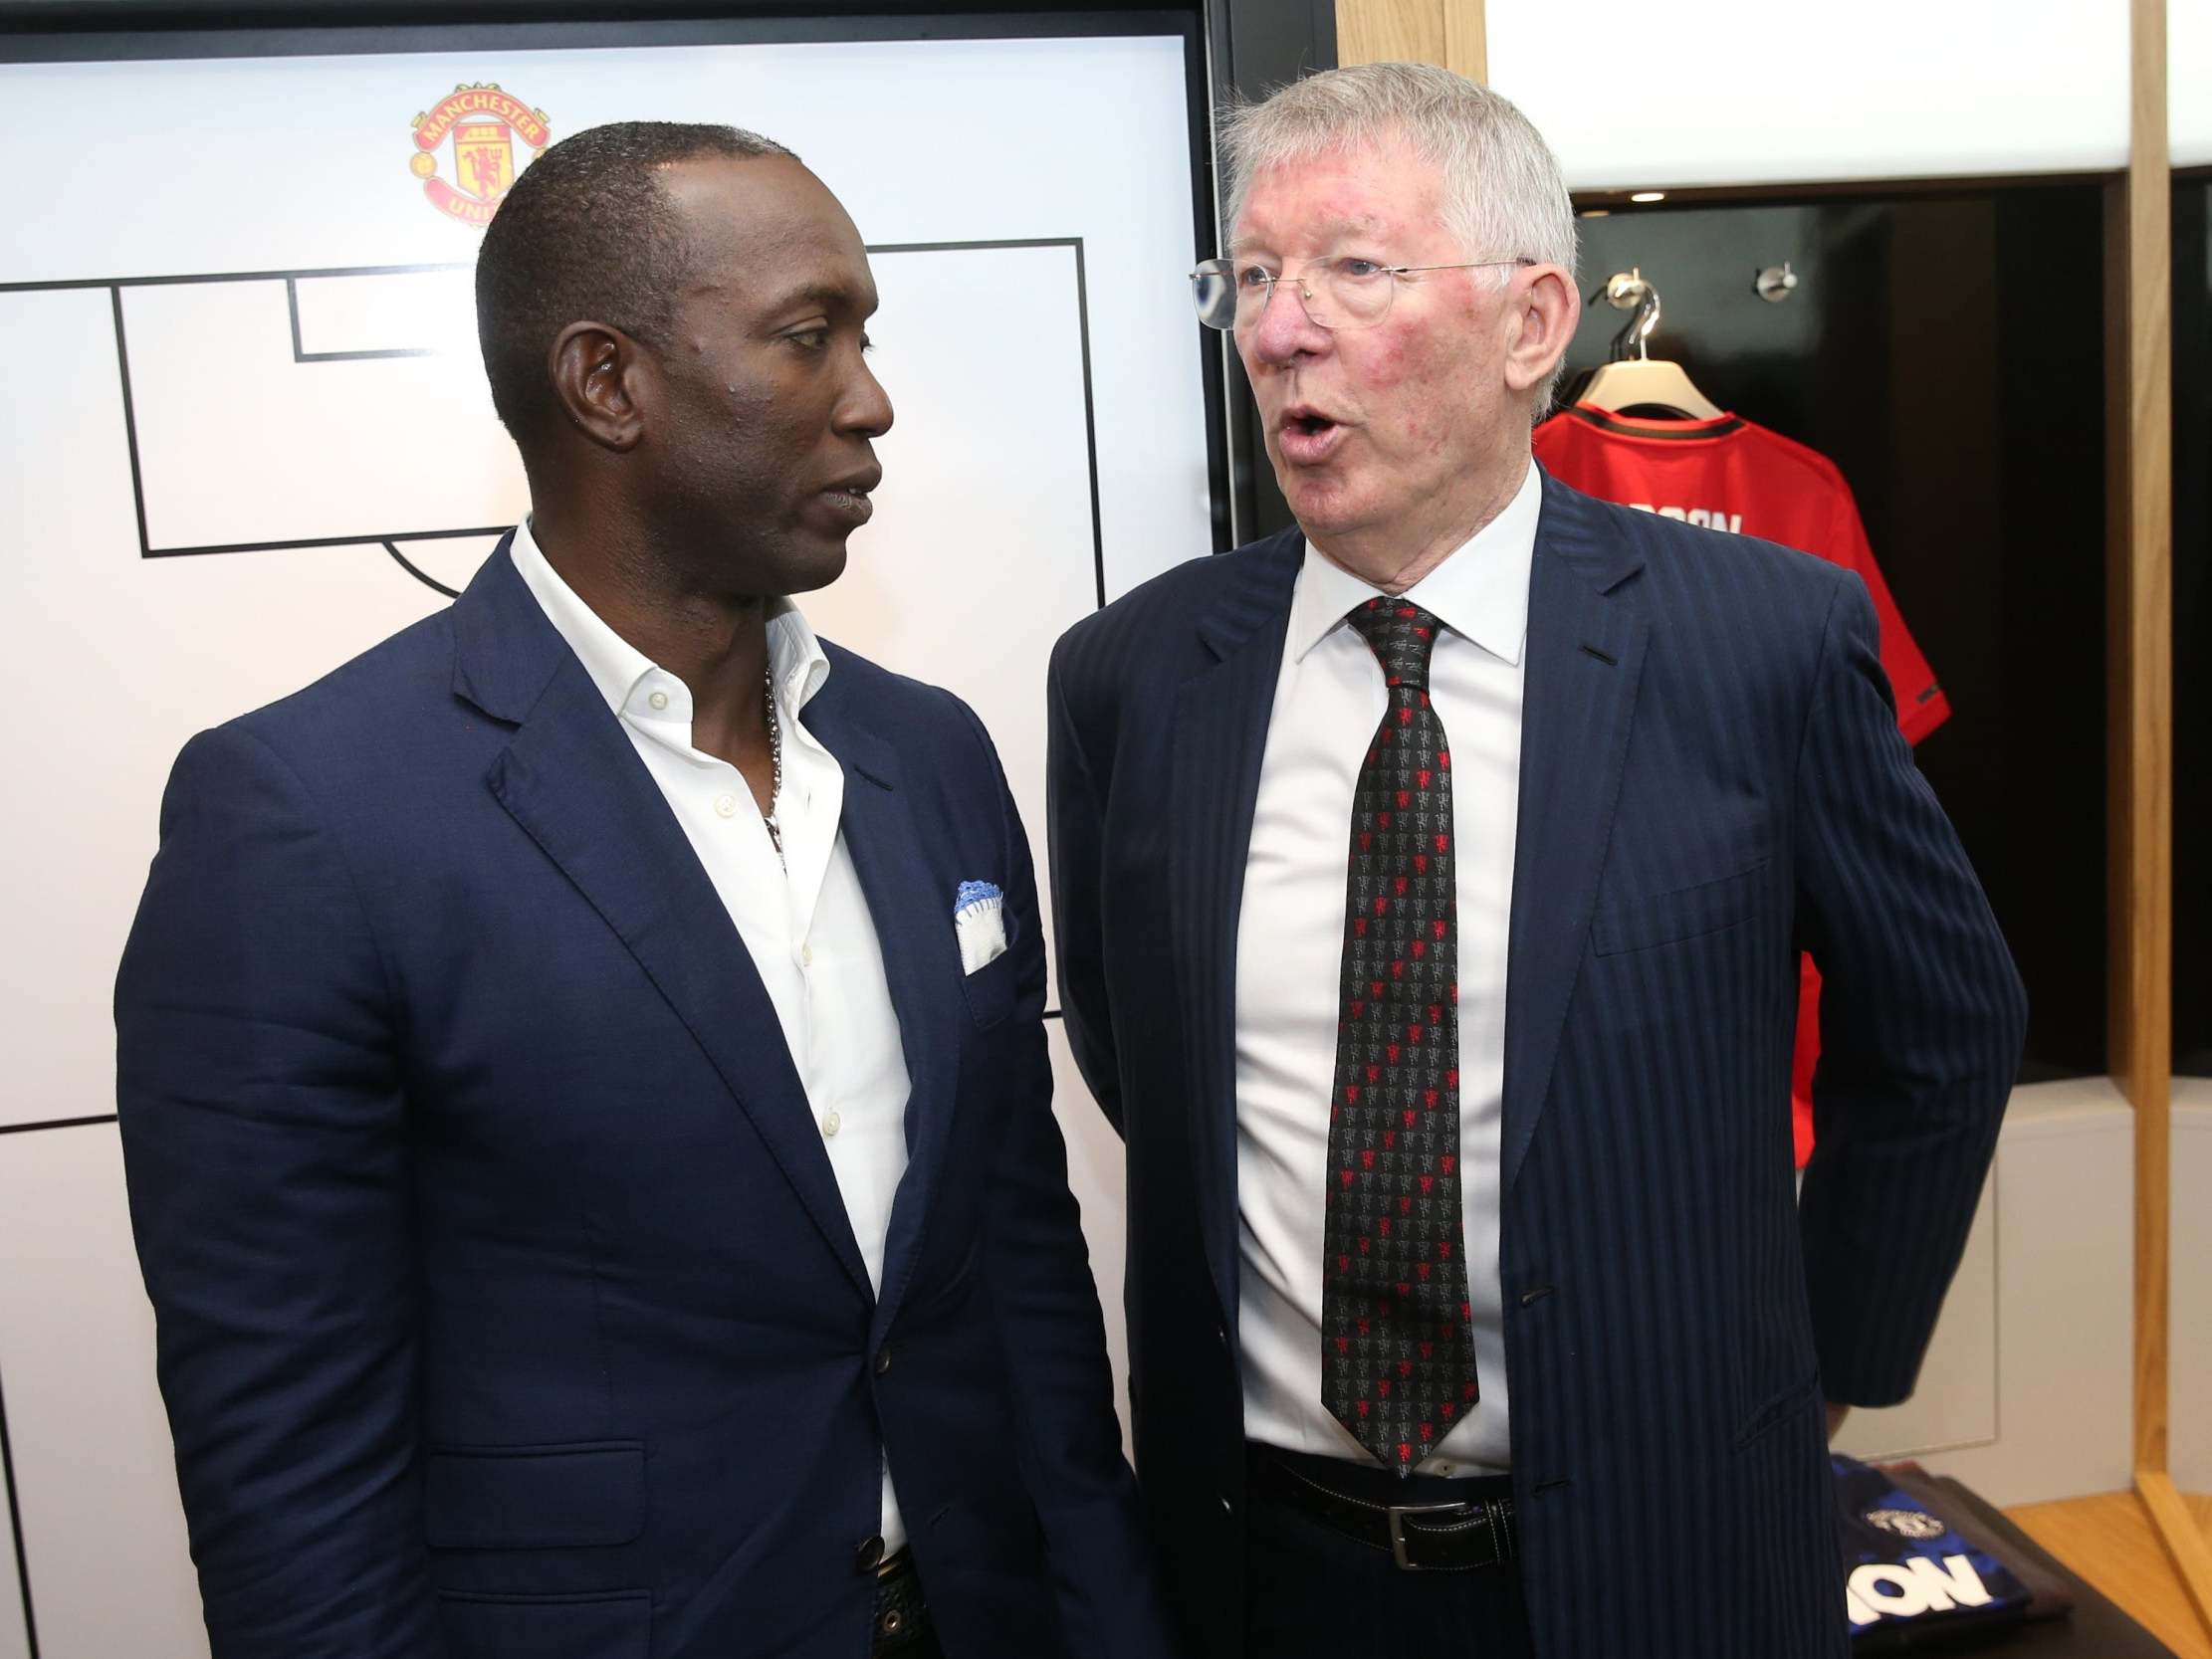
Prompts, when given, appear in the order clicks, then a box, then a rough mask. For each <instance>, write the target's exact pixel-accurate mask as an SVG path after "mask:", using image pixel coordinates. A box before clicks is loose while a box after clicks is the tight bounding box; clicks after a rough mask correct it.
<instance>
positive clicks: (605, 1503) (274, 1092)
mask: <svg viewBox="0 0 2212 1659" xmlns="http://www.w3.org/2000/svg"><path fill="white" fill-rule="evenodd" d="M477 294H478V312H479V324H480V328H481V332H482V337H483V342H484V350H485V360H486V364H487V369H488V372H489V374H490V378H491V382H492V391H493V398H494V401H495V403H496V404H497V406H498V409H499V412H500V415H501V417H502V418H503V419H504V420H505V422H506V423H507V425H508V427H509V429H510V430H511V431H512V432H513V434H514V436H515V438H516V440H517V442H518V444H519V446H520V447H521V450H522V453H523V458H524V463H525V466H526V469H527V471H528V474H529V478H530V487H531V502H532V510H533V511H532V515H531V517H530V518H529V519H527V520H526V521H525V522H524V523H523V524H522V525H520V526H519V527H518V528H517V529H516V530H515V531H514V532H513V534H512V535H510V536H509V537H508V538H507V539H506V540H504V541H503V542H502V543H501V545H500V547H499V548H498V550H497V551H495V552H494V553H493V554H492V556H491V558H490V559H489V560H488V561H487V563H486V564H485V565H484V567H483V569H482V570H481V572H480V573H479V574H478V575H477V577H476V579H475V581H474V582H473V583H472V584H471V585H470V587H469V589H468V591H467V592H466V593H465V594H463V595H462V596H461V598H460V599H459V600H458V601H457V602H456V603H455V604H454V605H453V606H452V607H451V609H449V610H447V611H446V612H444V613H443V614H441V615H438V616H435V617H432V618H430V619H429V620H427V621H425V622H423V623H421V624H419V625H417V626H415V627H413V628H410V629H407V630H406V631H405V632H403V633H401V634H399V635H397V636H396V637H394V638H392V639H390V640H388V641H386V642H385V643H384V644H382V645H380V646H378V647H377V648H376V649H374V650H373V651H370V652H369V653H368V654H367V655H365V656H363V657H361V658H360V659H358V660H357V661H355V662H353V663H350V664H348V665H347V666H346V667H344V668H341V669H339V670H338V671H337V672H336V673H335V674H333V675H332V676H330V677H329V678H328V679H326V680H324V681H322V682H320V683H318V684H317V685H314V686H312V687H310V688H308V689H307V690H306V691H304V692H302V693H300V694H299V695H298V696H296V697H293V698H290V699H287V700H286V701H284V702H282V703H278V704H276V705H274V706H272V707H270V708H267V709H264V710H261V711H259V712H258V713H256V714H252V715H249V716H246V717H245V718H243V719H241V720H238V721H234V722H232V723H230V724H229V725H227V726H222V727H220V728H218V729H216V730H214V731H210V732H206V733H203V734H202V735H201V736H199V737H197V738H195V739H194V740H193V741H192V742H191V743H190V744H189V745H188V746H187V747H186V749H185V751H184V753H183V755H182V757H181V758H180V759H179V760H178V762H177V766H176V770H175V774H174V776H173V777H172V779H171V782H170V786H169V791H168V795H167V797H166V800H165V801H164V804H163V808H162V825H161V828H162V842H161V850H160V853H159V856H158V857H157V858H156V859H155V861H154V865H153V871H152V876H151V879H150V881H149V883H148V886H147V889H146V894H145V899H144V902H143V904H142V905H141V907H140V910H139V914H138V919H137V924H136V926H135V928H134V929H133V931H132V934H131V938H130V943H129V947H128V950H127V952H126V954H125V957H124V960H123V964H122V970H121V976H120V980H119V982H118V985H117V988H116V1020H117V1027H118V1038H119V1077H118V1094H119V1098H120V1111H121V1123H122V1137H123V1149H124V1153H125V1157H126V1161H127V1168H128V1176H129V1188H130V1202H131V1214H132V1221H133V1225H134V1226H135V1229H136V1233H137V1241H138V1249H139V1255H140V1259H141V1262H142V1264H143V1267H144V1271H145V1278H146V1285H147V1289H148V1291H149V1292H150V1294H151V1297H152V1300H153V1304H154V1308H155V1311H156V1314H157V1315H158V1319H159V1357H160V1377H161V1385H162V1390H163V1393H164V1395H165V1396H166V1399H167V1404H168V1410H169V1417H170V1422H171V1425H172V1428H173V1430H174V1434H175V1439H176V1451H177V1468H178V1476H179V1481H180V1484H181V1486H182V1490H183V1497H184V1504H185V1511H186V1515H187V1518H188V1520H189V1522H190V1528H191V1539H192V1549H193V1555H194V1557H195V1559H196V1561H197V1563H198V1566H199V1573H200V1584H201V1592H202V1596H203V1599H204V1602H205V1608H206V1616H207V1624H208V1630H209V1634H210V1638H211V1641H212V1645H213V1649H214V1652H215V1654H216V1656H217V1659H307V1656H309V1655H317V1656H329V1659H647V1656H653V1659H679V1656H682V1659H692V1656H698V1659H730V1656H733V1655H739V1654H745V1655H762V1656H764V1659H765V1656H768V1655H790V1656H794V1659H796V1656H808V1659H817V1656H818V1659H830V1656H835V1659H865V1656H867V1655H869V1654H871V1653H875V1654H899V1655H902V1656H904V1659H925V1656H930V1655H936V1654H939V1653H941V1652H942V1653H946V1654H951V1655H953V1656H954V1659H981V1656H994V1655H996V1656H1004V1659H1035V1656H1036V1655H1040V1654H1044V1655H1059V1654H1067V1655H1101V1656H1104V1655H1124V1654H1127V1655H1153V1654H1158V1653H1160V1652H1163V1651H1164V1648H1165V1642H1166V1637H1165V1630H1166V1623H1165V1615H1164V1613H1163V1611H1162V1608H1161V1602H1160V1599H1159V1597H1158V1594H1157V1592H1156V1591H1155V1589H1154V1588H1153V1583H1152V1578H1151V1568H1150V1565H1149V1556H1148V1554H1147V1549H1146V1546H1145V1544H1144V1542H1143V1538H1142V1533H1141V1529H1140V1526H1139V1522H1138V1517H1137V1507H1136V1494H1135V1488H1134V1483H1133V1481H1132V1479H1131V1477H1130V1474H1129V1470H1128V1467H1127V1465H1126V1464H1125V1463H1124V1461H1123V1459H1122V1456H1121V1448H1120V1440H1119V1430H1118V1426H1117V1424H1116V1422H1115V1418H1114V1412H1113V1405H1112V1398H1111V1387H1110V1383H1109V1380H1108V1371H1107V1364H1106V1353H1105V1347H1104V1337H1103V1329H1102V1324H1101V1321H1100V1318H1099V1311H1098V1306H1097V1300H1096V1293H1095V1290H1094V1288H1093V1285H1092V1281H1091V1277H1090V1272H1089V1266H1088V1262H1087V1260H1086V1258H1085V1254H1084V1246H1083V1240H1082V1235H1081V1233H1080V1232H1079V1230H1078V1227H1077V1217H1076V1208H1075V1204H1074V1201H1073V1199H1072V1198H1071V1196H1070V1195H1069V1192H1068V1189H1067V1183H1066V1170H1065V1159H1064V1153H1063V1150H1062V1147H1061V1143H1060V1140H1059V1136H1058V1132H1057V1130H1056V1128H1055V1126H1054V1123H1053V1119H1052V1115H1051V1107H1050V1074H1049V1070H1048V1065H1047V1060H1046V1052H1045V1042H1044V1035H1043V1030H1042V1025H1041V1018H1042V1007H1043V996H1044V958H1043V947H1042V944H1041V940H1040V933H1039V927H1038V914H1037V901H1036V894H1035V883H1034V880H1033V878H1032V875H1031V871H1030V863H1029V857H1028V853H1027V851H1026V843H1025V841H1024V839H1023V834H1022V830H1021V826H1020V824H1019V823H1018V821H1017V820H1016V817H1015V813H1014V807H1013V802H1012V800H1011V799H1010V798H1009V796H1008V794H1007V791H1006V786H1005V782H1004V779H1003V777H1002V775H1001V774H1000V771H999V768H998V764H997V760H996V758H995V754H994V751H993V749H992V745H991V742H990V739H989V738H988V737H987V736H986V735H985V733H984V730H983V728H982V726H980V725H979V724H978V723H977V721H976V719H975V717H974V716H973V715H972V714H971V713H970V712H969V711H968V710H967V709H966V708H965V707H964V706H962V705H961V704H960V703H959V702H958V701H957V700H955V699H954V698H952V697H951V696H949V695H948V694H946V693H944V692H941V691H936V690H933V689H931V688H929V687H927V686H922V685H918V684H916V683H914V682H912V681H908V680H903V679H900V678H898V677H896V676H894V675H891V674H888V673H886V672H885V671H884V670H882V669H879V668H877V667H875V666H874V665H873V664H870V663H867V662H864V661H862V660H861V659H860V658H858V657H855V656H853V655H852V654H850V653H849V652H845V651H842V650H839V649H838V648H837V647H835V646H832V645H827V644H825V643H822V642H820V641H818V640H817V639H816V638H815V637H814V635H813V633H812V632H811V630H810V629H809V628H808V627H807V625H806V622H805V619H804V618H803V617H802V616H801V614H800V613H799V611H798V610H797V608H796V607H795V606H793V605H792V604H791V602H790V600H789V598H788V597H787V596H788V595H790V594H792V593H799V592H805V591H808V590H811V589H814V588H818V587H820V586H822V585H823V584H824V583H826V582H829V581H830V580H832V579H833V578H835V577H836V576H837V574H838V573H839V572H840V570H841V569H842V568H843V565H844V560H845V542H846V537H847V536H848V535H849V534H850V533H851V531H852V530H853V529H854V528H855V527H856V526H857V525H859V524H861V523H863V522H865V521H866V519H867V518H868V516H869V512H870V504H869V491H870V490H871V489H872V488H873V486H874V485H875V483H876V481H877V479H878V476H879V469H878V467H877V465H876V462H875V460H874V457H873V455H872V452H871V440H873V439H874V438H875V437H876V436H877V435H878V434H880V433H882V432H883V431H884V430H885V429H886V428H887V427H889V425H890V424H891V406H890V404H889V402H888V401H887V400H886V398H885V396H884V393H883V389H882V388H881V387H880V386H879V385H878V384H877V383H876V380H875V378H874V376H873V375H872V374H871V373H870V372H869V370H868V367H867V364H866V361H865V360H864V358H863V356H862V353H863V351H864V350H865V349H866V347H867V337H866V334H865V332H864V324H865V321H866V319H867V317H868V315H869V314H870V312H872V311H874V310H875V303H876V296H875V287H874V283H873V281H872V279H871V277H870V275H869V271H868V263H867V258H866V253H865V250H864V248H863V247H862V244H861V241H860V238H859V236H858V234H857V233H856V232H855V230H854V229H853V226H852V223H851V221H850V220H849V219H848V218H847V217H846V216H845V213H844V211H843V210H842V209H841V208H840V207H839V206H838V204H837V202H836V201H835V199H834V198H833V197H831V195H830V194H829V192H828V191H827V190H825V189H824V188H823V187H822V185H821V183H820V182H819V181H818V180H816V179H815V178H814V176H813V175H812V174H811V173H809V172H808V171H807V170H806V169H805V168H804V167H802V166H801V165H799V163H798V161H797V160H796V159H795V158H794V157H792V156H791V155H790V154H789V152H788V151H785V150H783V149H782V148H781V147H780V146H778V145H775V144H774V143H771V142H769V141H768V140H765V139H761V138H758V137H756V136H754V135H752V134H748V133H742V132H738V131H735V130H733V129H731V128H727V127H707V126H679V125H670V124H665V123H650V122H648V123H632V124H625V125H620V126H610V127H602V128H598V129H594V130H592V131H588V132H584V133H580V134H578V135H576V136H575V137H572V138H570V139H568V140H566V141H565V142H563V143H561V144H558V145H555V146H553V148H552V149H550V150H548V151H547V152H546V154H545V155H544V156H543V157H541V158H540V159H539V160H538V161H537V163H536V164H535V165H533V166H532V167H531V168H530V169H529V171H528V172H526V173H525V174H524V175H523V177H522V179H521V181H520V182H519V183H518V184H517V186H516V187H515V190H514V192H513V194H512V195H511V196H509V197H508V199H507V201H506V202H505V204H504V206H503V207H502V209H501V211H500V214H499V217H498V219H497V221H496V222H495V223H494V224H493V226H492V228H491V230H490V232H489V233H488V235H487V237H486V239H485V244H484V249H483V254H482V259H481V261H480V263H479V267H478V275H477Z"/></svg>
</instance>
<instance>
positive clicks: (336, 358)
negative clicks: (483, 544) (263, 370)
mask: <svg viewBox="0 0 2212 1659" xmlns="http://www.w3.org/2000/svg"><path fill="white" fill-rule="evenodd" d="M284 305H285V310H286V311H290V312H291V313H292V360H293V361H294V362H296V363H363V362H376V361H379V360H381V359H383V358H386V357H435V356H437V355H438V353H437V352H436V351H435V350H434V349H432V348H431V347H429V346H427V345H384V346H376V347H374V348H371V349H368V350H362V351H310V350H309V349H308V348H307V347H306V346H305V345H303V344H302V343H301V341H300V279H299V278H297V277H287V278H285V280H284ZM409 568H410V569H412V568H413V566H411V565H410V566H409ZM423 579H424V580H425V581H428V580H429V578H428V577H424V578H423ZM430 585H431V586H432V587H437V585H438V584H437V583H436V582H431V583H430ZM440 591H441V592H444V591H450V590H447V589H440Z"/></svg>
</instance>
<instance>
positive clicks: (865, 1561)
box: [852, 1538, 883, 1572]
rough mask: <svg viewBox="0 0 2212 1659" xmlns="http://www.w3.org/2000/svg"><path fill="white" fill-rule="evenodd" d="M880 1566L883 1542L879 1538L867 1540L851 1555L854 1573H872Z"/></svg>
mask: <svg viewBox="0 0 2212 1659" xmlns="http://www.w3.org/2000/svg"><path fill="white" fill-rule="evenodd" d="M882 1564H883V1540H881V1539H880V1538H872V1539H869V1540H868V1541H867V1542H866V1543H865V1544H863V1545H861V1547H860V1548H859V1549H858V1550H855V1551H854V1552H853V1554H852V1567H853V1570H854V1571H855V1572H873V1571H875V1569H876V1568H877V1567H879V1566H881V1565H882Z"/></svg>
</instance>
